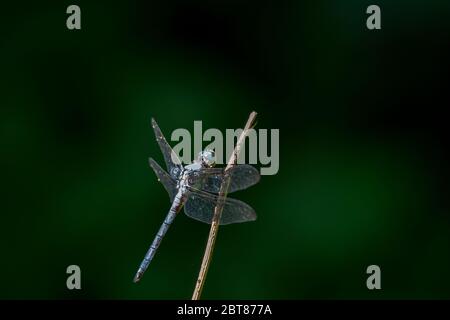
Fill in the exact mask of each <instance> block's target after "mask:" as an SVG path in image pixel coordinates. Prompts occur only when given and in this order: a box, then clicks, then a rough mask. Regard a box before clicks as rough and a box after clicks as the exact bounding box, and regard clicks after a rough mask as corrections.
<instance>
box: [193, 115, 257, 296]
mask: <svg viewBox="0 0 450 320" xmlns="http://www.w3.org/2000/svg"><path fill="white" fill-rule="evenodd" d="M256 115H257V113H256V112H255V111H253V112H252V113H251V114H250V116H249V117H248V120H247V124H246V125H245V127H244V130H243V131H242V133H241V135H240V137H239V139H238V141H237V143H236V147H235V148H234V150H233V153H232V154H231V156H230V159H229V160H228V163H227V166H226V167H225V170H224V173H225V178H224V180H223V182H222V185H221V186H220V192H219V200H218V202H217V204H216V207H215V208H214V216H213V220H212V223H211V229H210V230H209V236H208V242H207V243H206V249H205V253H204V255H203V260H202V265H201V267H200V272H199V274H198V279H197V282H196V284H195V289H194V293H193V294H192V300H199V299H200V295H201V293H202V289H203V285H204V284H205V280H206V274H207V272H208V268H209V265H210V263H211V258H212V253H213V251H214V244H215V242H216V238H217V232H218V231H219V222H220V218H221V216H222V210H223V205H224V202H225V199H226V197H227V192H228V187H229V184H230V177H229V175H228V174H227V173H228V172H229V170H230V169H231V168H232V167H233V166H234V165H236V162H237V159H238V157H239V153H240V151H241V146H242V144H243V143H244V141H245V137H246V136H247V134H248V131H249V129H250V128H252V127H253V124H254V122H255V119H256Z"/></svg>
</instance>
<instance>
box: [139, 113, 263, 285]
mask: <svg viewBox="0 0 450 320" xmlns="http://www.w3.org/2000/svg"><path fill="white" fill-rule="evenodd" d="M152 127H153V131H154V132H155V136H156V141H157V142H158V145H159V147H160V149H161V152H162V154H163V157H164V161H165V163H166V167H167V172H166V171H164V170H163V169H162V168H161V167H160V166H159V165H158V163H157V162H156V161H155V160H153V159H152V158H150V159H149V164H150V167H151V168H152V169H153V171H154V172H155V174H156V177H157V178H158V181H160V182H161V183H162V184H163V186H164V188H165V189H166V191H167V193H168V194H169V197H170V201H171V203H172V205H171V207H170V209H169V212H168V214H167V216H166V218H165V219H164V221H163V223H162V225H161V227H160V228H159V231H158V232H157V233H156V236H155V238H154V240H153V242H152V244H151V245H150V248H149V249H148V251H147V253H146V255H145V257H144V260H143V261H142V263H141V265H140V266H139V269H138V271H137V272H136V275H135V277H134V282H138V281H139V280H140V279H141V278H142V276H143V274H144V272H145V270H147V268H148V266H149V264H150V262H151V261H152V259H153V257H154V255H155V252H156V250H157V249H158V247H159V245H160V244H161V240H162V239H163V237H164V235H165V234H166V233H167V230H168V229H169V227H170V225H171V224H172V222H173V221H174V219H175V217H176V215H177V214H178V212H180V211H181V209H182V208H183V207H184V212H185V214H186V215H187V216H188V217H190V218H192V219H195V220H198V221H201V222H204V223H208V224H211V222H212V219H213V216H214V208H215V207H216V205H217V203H218V201H219V196H218V193H219V190H220V186H221V185H222V181H223V180H224V169H223V168H214V165H215V160H214V152H213V151H212V150H209V149H205V150H204V151H202V152H200V154H199V155H198V158H197V159H196V160H194V162H193V163H192V164H189V165H185V166H183V165H182V164H181V161H180V160H179V158H178V156H177V155H176V153H175V152H174V151H173V150H172V148H171V147H170V145H169V144H168V143H167V141H166V139H165V137H164V135H163V134H162V132H161V130H160V128H159V126H158V124H157V123H156V121H155V120H154V119H152ZM228 175H229V177H230V183H229V187H228V192H234V191H238V190H243V189H246V188H248V187H250V186H253V185H254V184H256V183H258V182H259V180H260V174H259V172H258V170H257V169H255V168H254V167H253V166H251V165H247V164H240V165H235V166H234V167H232V168H231V169H230V170H229V171H228ZM220 201H223V200H220ZM254 220H256V213H255V211H254V210H253V209H252V208H251V207H250V206H249V205H247V204H246V203H244V202H242V201H239V200H236V199H232V198H228V197H227V198H226V199H225V201H224V202H223V210H222V216H221V220H220V224H221V225H226V224H231V223H239V222H247V221H254Z"/></svg>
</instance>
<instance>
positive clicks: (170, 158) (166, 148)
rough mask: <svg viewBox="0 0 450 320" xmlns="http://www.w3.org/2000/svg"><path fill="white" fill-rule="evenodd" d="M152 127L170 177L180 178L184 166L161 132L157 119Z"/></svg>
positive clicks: (153, 121) (153, 120)
mask: <svg viewBox="0 0 450 320" xmlns="http://www.w3.org/2000/svg"><path fill="white" fill-rule="evenodd" d="M152 127H153V131H154V132H155V137H156V141H157V142H158V145H159V148H160V149H161V152H162V154H163V156H164V161H165V162H166V167H167V171H168V172H169V174H170V176H171V177H172V178H174V179H177V178H178V175H179V173H180V172H181V170H182V168H183V166H182V165H181V161H180V159H179V158H178V156H177V154H176V153H175V152H174V151H173V150H172V147H171V146H170V145H169V144H168V143H167V140H166V138H165V137H164V135H163V134H162V132H161V129H160V128H159V126H158V124H157V123H156V121H155V119H153V118H152Z"/></svg>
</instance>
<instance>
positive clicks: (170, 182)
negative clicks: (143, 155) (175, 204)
mask: <svg viewBox="0 0 450 320" xmlns="http://www.w3.org/2000/svg"><path fill="white" fill-rule="evenodd" d="M148 162H149V164H150V167H152V169H153V171H154V172H155V174H156V177H157V178H158V181H160V182H161V183H162V184H163V186H164V188H165V189H166V191H167V193H168V194H169V197H170V201H173V199H174V198H175V195H176V194H177V191H178V190H177V183H176V182H175V180H174V179H172V177H171V176H170V175H169V174H168V173H167V172H166V171H164V170H163V169H162V168H161V167H160V166H159V164H158V163H157V162H156V161H155V160H153V159H152V158H149V159H148Z"/></svg>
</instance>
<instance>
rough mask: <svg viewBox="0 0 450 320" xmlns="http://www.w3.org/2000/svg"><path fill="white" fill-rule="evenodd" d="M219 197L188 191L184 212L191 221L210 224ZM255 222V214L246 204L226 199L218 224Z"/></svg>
mask: <svg viewBox="0 0 450 320" xmlns="http://www.w3.org/2000/svg"><path fill="white" fill-rule="evenodd" d="M218 200H219V197H218V196H216V195H214V194H210V193H207V192H203V191H200V190H196V189H190V192H189V195H188V199H187V202H186V204H185V206H184V212H185V213H186V215H187V216H188V217H190V218H192V219H195V220H198V221H201V222H204V223H208V224H211V222H212V219H213V216H214V208H215V207H216V205H217V202H218ZM254 220H256V213H255V210H253V208H252V207H250V206H249V205H248V204H246V203H244V202H242V201H239V200H236V199H231V198H226V200H225V203H224V206H223V211H222V216H221V219H220V224H221V225H225V224H231V223H239V222H247V221H254Z"/></svg>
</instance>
